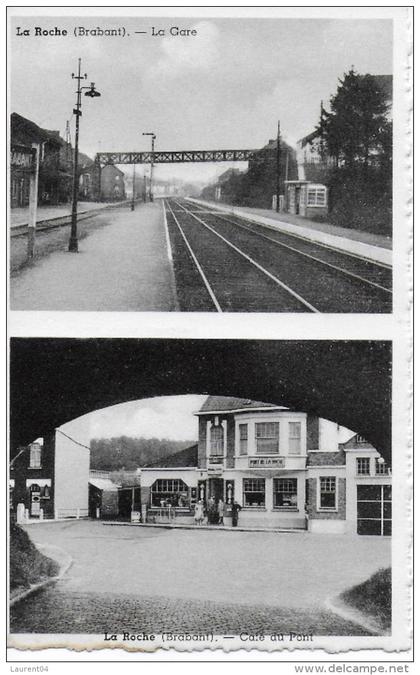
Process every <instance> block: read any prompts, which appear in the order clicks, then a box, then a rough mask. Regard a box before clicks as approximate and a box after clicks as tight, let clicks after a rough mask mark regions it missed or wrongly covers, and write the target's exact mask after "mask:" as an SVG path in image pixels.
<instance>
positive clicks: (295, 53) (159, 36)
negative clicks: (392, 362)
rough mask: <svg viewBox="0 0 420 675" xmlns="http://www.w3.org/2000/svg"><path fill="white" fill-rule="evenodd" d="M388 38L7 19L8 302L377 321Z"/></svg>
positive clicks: (384, 23) (247, 26)
mask: <svg viewBox="0 0 420 675" xmlns="http://www.w3.org/2000/svg"><path fill="white" fill-rule="evenodd" d="M401 11H402V10H400V14H401ZM396 12H397V14H398V10H396ZM401 16H402V14H401ZM393 34H394V20H393V14H392V11H389V12H388V16H387V13H386V12H384V13H383V16H382V18H376V19H375V20H374V19H370V18H361V17H355V18H353V17H352V16H351V15H349V16H348V17H347V18H330V19H322V18H313V17H311V16H310V14H308V18H306V19H305V18H282V19H281V18H271V19H270V18H267V19H264V18H260V19H259V18H239V17H238V18H217V17H216V18H215V17H212V18H208V19H207V18H203V19H201V20H200V19H197V18H195V17H194V15H193V13H192V15H191V16H183V17H177V18H174V17H171V16H170V15H168V16H162V17H156V18H155V19H153V18H152V17H145V16H143V17H141V16H138V17H133V16H129V15H128V16H124V15H123V14H121V16H118V15H115V13H114V14H113V15H110V16H106V15H105V14H104V15H102V16H101V15H99V16H89V15H87V16H86V15H82V16H81V17H77V16H74V17H71V16H66V14H65V12H64V13H63V14H62V15H61V16H60V15H59V14H57V15H56V16H49V15H48V13H45V16H41V15H38V16H36V17H34V16H25V13H24V11H23V9H21V11H20V12H19V14H18V16H13V15H12V16H11V17H10V26H9V54H10V97H9V109H10V120H9V123H10V153H11V154H10V157H11V159H10V164H11V172H10V215H9V218H10V274H11V279H10V298H11V308H12V309H14V310H48V311H52V310H58V311H61V310H73V311H77V310H86V311H87V310H88V311H165V312H173V311H181V312H289V313H290V312H291V313H295V312H299V313H302V312H305V313H307V312H312V313H317V312H321V313H325V312H328V313H389V312H391V311H392V241H393V225H394V219H393V91H394V74H393ZM28 63H30V64H31V67H28ZM34 72H37V73H41V72H42V77H40V76H36V77H35V76H34ZM399 223H400V220H399V219H398V220H397V224H399ZM77 254H78V255H77Z"/></svg>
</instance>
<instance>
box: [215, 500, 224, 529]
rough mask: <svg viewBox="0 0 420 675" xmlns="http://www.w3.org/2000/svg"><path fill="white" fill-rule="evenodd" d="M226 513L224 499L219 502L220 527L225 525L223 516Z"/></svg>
mask: <svg viewBox="0 0 420 675" xmlns="http://www.w3.org/2000/svg"><path fill="white" fill-rule="evenodd" d="M224 512H225V503H224V501H223V499H222V498H220V499H219V501H218V502H217V513H218V514H219V525H223V516H224Z"/></svg>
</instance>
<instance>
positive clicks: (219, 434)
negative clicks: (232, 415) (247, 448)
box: [210, 425, 223, 457]
mask: <svg viewBox="0 0 420 675" xmlns="http://www.w3.org/2000/svg"><path fill="white" fill-rule="evenodd" d="M210 455H211V456H212V457H223V427H222V426H221V425H218V426H215V425H213V426H212V427H211V428H210Z"/></svg>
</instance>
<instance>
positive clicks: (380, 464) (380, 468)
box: [375, 457, 388, 476]
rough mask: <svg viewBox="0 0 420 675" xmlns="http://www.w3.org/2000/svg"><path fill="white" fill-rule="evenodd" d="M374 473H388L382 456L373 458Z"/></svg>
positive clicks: (381, 474) (379, 474)
mask: <svg viewBox="0 0 420 675" xmlns="http://www.w3.org/2000/svg"><path fill="white" fill-rule="evenodd" d="M375 473H376V475H377V476H385V475H386V474H387V473H388V467H387V465H386V463H385V461H384V460H383V459H382V457H377V458H376V459H375Z"/></svg>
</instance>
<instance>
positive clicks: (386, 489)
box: [357, 485, 392, 536]
mask: <svg viewBox="0 0 420 675" xmlns="http://www.w3.org/2000/svg"><path fill="white" fill-rule="evenodd" d="M391 490H392V488H391V486H390V485H358V486H357V534H376V535H383V536H390V535H391V530H392V502H391Z"/></svg>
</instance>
